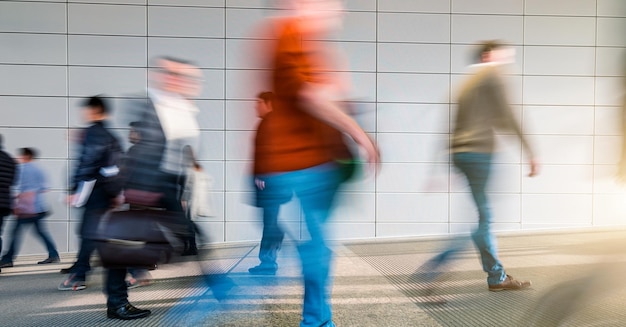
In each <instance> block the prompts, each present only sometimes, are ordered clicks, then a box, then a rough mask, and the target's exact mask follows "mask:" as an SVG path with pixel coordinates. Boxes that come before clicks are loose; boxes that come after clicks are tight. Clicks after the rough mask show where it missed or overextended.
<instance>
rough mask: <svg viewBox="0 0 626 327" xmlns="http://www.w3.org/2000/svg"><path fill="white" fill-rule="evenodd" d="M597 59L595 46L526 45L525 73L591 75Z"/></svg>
mask: <svg viewBox="0 0 626 327" xmlns="http://www.w3.org/2000/svg"><path fill="white" fill-rule="evenodd" d="M595 61H596V49H595V48H593V47H525V49H524V74H528V75H583V76H591V75H593V74H594V73H595Z"/></svg>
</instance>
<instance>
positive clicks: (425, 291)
mask: <svg viewBox="0 0 626 327" xmlns="http://www.w3.org/2000/svg"><path fill="white" fill-rule="evenodd" d="M498 240H499V248H500V259H501V260H502V262H503V263H504V266H505V267H506V268H507V273H509V274H511V275H513V276H515V277H517V278H520V279H530V280H532V282H533V286H532V287H531V288H530V289H528V290H524V291H516V292H511V291H503V292H489V291H487V285H486V276H485V274H484V273H483V272H482V270H481V266H480V263H479V260H478V256H477V253H476V251H475V250H474V248H473V245H471V243H467V244H465V245H466V246H465V247H464V248H463V250H462V251H461V252H460V253H459V254H458V255H457V256H456V257H455V259H454V261H452V263H451V264H450V265H448V266H447V267H446V268H445V269H443V270H441V275H440V276H439V278H437V279H436V280H435V281H434V282H429V279H428V278H426V277H427V276H430V275H429V274H428V273H430V271H426V270H425V269H423V268H420V266H422V265H423V264H424V263H425V262H426V261H427V260H428V259H429V258H432V257H433V256H434V255H436V254H437V253H439V251H441V250H442V249H444V248H445V247H446V244H448V240H443V239H424V238H416V239H402V240H386V241H380V240H379V241H366V242H348V243H343V244H337V245H336V246H335V248H334V250H335V254H336V260H335V269H334V285H333V312H334V321H335V323H336V324H337V326H355V327H368V326H389V327H402V326H426V327H430V326H494V327H499V326H626V312H625V311H624V309H623V308H624V304H625V303H624V302H625V301H626V280H625V279H623V278H622V276H623V275H624V273H626V231H625V230H622V229H620V230H593V231H571V232H562V231H561V232H558V233H532V234H528V233H524V234H519V233H518V234H510V235H499V236H498ZM257 251H258V249H257V247H256V245H255V244H237V245H229V246H218V247H215V248H214V249H213V251H211V252H210V253H209V252H208V251H206V252H205V253H204V254H203V256H201V260H200V262H191V261H190V262H181V263H177V264H172V265H164V266H162V267H159V269H158V270H155V271H153V272H152V275H153V277H154V281H155V282H154V284H152V285H150V286H147V287H141V288H137V289H133V290H130V291H129V294H130V301H131V302H132V303H133V304H135V305H136V306H138V307H141V308H149V309H151V310H152V311H153V314H152V316H150V317H149V318H146V319H141V320H137V321H127V322H122V321H117V320H110V319H107V318H106V314H105V297H104V295H103V294H102V277H103V270H102V269H101V268H95V269H94V270H93V272H92V274H91V275H90V276H89V277H88V288H87V289H86V290H83V291H77V292H70V291H58V290H57V289H56V287H57V285H58V284H59V283H60V282H61V281H62V280H63V278H64V275H61V274H59V272H58V271H59V269H60V268H63V267H66V266H68V265H69V264H70V263H71V261H72V260H73V257H71V256H68V257H64V258H62V263H60V264H51V265H37V264H36V262H37V261H38V260H40V259H41V257H40V256H25V257H20V258H19V259H18V260H17V261H16V262H15V267H13V268H4V269H3V270H2V273H0V326H176V327H183V326H220V327H221V326H233V327H235V326H237V327H239V326H271V327H281V326H298V324H299V319H300V310H301V298H302V286H301V280H300V277H299V272H300V268H299V262H298V260H297V256H296V251H295V248H294V247H293V245H292V244H285V245H284V247H283V250H282V251H281V254H280V258H279V263H280V270H279V273H278V274H277V275H276V276H250V275H249V274H248V273H247V269H248V268H249V267H251V266H253V265H255V264H256V263H257V259H256V256H257V254H258V253H257ZM200 265H202V266H200ZM201 267H202V269H201ZM202 270H205V271H206V270H211V271H218V272H229V276H230V277H231V278H232V279H233V280H234V281H235V283H236V287H234V288H233V289H232V291H231V293H230V296H229V297H228V299H227V300H225V301H222V302H218V301H217V300H215V299H214V297H213V296H212V292H211V291H210V289H208V288H207V287H206V286H205V285H204V283H203V282H202V280H201V279H200V278H199V277H198V276H199V275H200V274H201V273H200V272H201V271H202ZM444 302H445V303H444Z"/></svg>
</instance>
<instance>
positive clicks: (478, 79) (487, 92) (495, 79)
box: [452, 64, 533, 158]
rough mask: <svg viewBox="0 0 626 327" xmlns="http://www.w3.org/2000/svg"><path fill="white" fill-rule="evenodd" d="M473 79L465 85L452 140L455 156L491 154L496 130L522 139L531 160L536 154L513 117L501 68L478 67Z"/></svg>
mask: <svg viewBox="0 0 626 327" xmlns="http://www.w3.org/2000/svg"><path fill="white" fill-rule="evenodd" d="M478 66H479V67H477V71H476V72H475V74H474V75H472V76H471V77H469V78H468V79H467V80H466V81H465V82H464V83H463V85H462V87H461V90H460V93H459V96H458V101H457V102H458V112H457V116H456V123H455V126H454V134H453V136H452V152H453V153H459V152H478V153H492V152H493V151H494V148H495V130H496V129H499V130H505V131H512V132H514V133H516V134H517V135H518V137H519V138H520V140H521V142H522V145H523V146H524V149H525V150H526V151H528V154H529V155H530V157H531V158H532V157H533V152H532V150H531V148H530V145H529V144H528V141H527V140H526V138H525V137H524V136H523V135H522V131H521V128H520V126H519V124H518V122H517V121H516V120H515V118H514V117H513V112H512V110H511V105H510V104H509V102H508V100H507V97H506V91H505V85H504V84H505V83H504V78H503V76H502V72H501V71H500V69H501V68H499V66H498V65H491V64H481V65H478Z"/></svg>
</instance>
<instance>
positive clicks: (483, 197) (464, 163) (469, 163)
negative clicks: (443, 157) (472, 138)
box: [444, 152, 506, 285]
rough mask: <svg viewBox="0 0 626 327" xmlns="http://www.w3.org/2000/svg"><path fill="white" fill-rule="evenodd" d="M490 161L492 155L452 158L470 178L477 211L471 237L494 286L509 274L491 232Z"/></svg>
mask: <svg viewBox="0 0 626 327" xmlns="http://www.w3.org/2000/svg"><path fill="white" fill-rule="evenodd" d="M491 158H492V154H491V153H474V152H462V153H455V154H454V155H453V160H454V165H455V166H456V167H457V168H458V169H459V170H460V171H461V172H462V173H463V174H464V175H465V177H466V178H467V182H468V183H469V186H470V189H471V191H472V197H473V199H474V203H475V204H476V208H477V209H478V227H477V228H476V230H475V231H474V232H473V233H472V239H473V241H474V244H475V245H476V248H477V249H478V252H479V254H480V260H481V262H482V266H483V271H485V272H486V273H487V275H488V276H487V283H488V284H489V285H495V284H500V283H501V282H503V281H504V280H505V279H506V273H505V272H504V267H502V263H500V260H499V259H498V246H497V242H496V238H495V236H494V235H493V233H492V232H491V208H490V207H489V201H488V200H487V193H486V188H487V182H488V181H489V174H490V172H491ZM444 253H445V252H444ZM449 254H450V253H448V254H447V255H445V256H444V257H447V256H448V255H449Z"/></svg>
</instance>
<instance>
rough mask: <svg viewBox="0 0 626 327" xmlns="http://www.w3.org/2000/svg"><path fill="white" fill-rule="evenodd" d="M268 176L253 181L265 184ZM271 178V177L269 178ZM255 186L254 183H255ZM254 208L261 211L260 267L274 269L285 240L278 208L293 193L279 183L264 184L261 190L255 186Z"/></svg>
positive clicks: (287, 200) (257, 177)
mask: <svg viewBox="0 0 626 327" xmlns="http://www.w3.org/2000/svg"><path fill="white" fill-rule="evenodd" d="M267 177H268V175H261V176H255V180H260V181H263V182H265V180H266V179H267ZM270 178H271V177H270ZM255 184H256V183H255ZM255 188H256V206H258V207H261V208H262V209H263V236H262V237H261V245H260V247H259V260H261V266H264V267H268V268H272V269H276V268H278V264H277V263H276V257H277V256H278V250H280V247H281V245H282V243H283V239H284V238H285V232H284V231H283V230H282V229H281V228H280V225H279V224H278V213H279V211H280V206H281V205H282V204H284V203H287V202H289V201H290V200H291V198H292V196H293V191H292V190H291V189H289V188H284V187H282V186H280V184H279V183H266V182H265V184H264V185H263V188H260V187H259V186H257V185H255Z"/></svg>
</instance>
